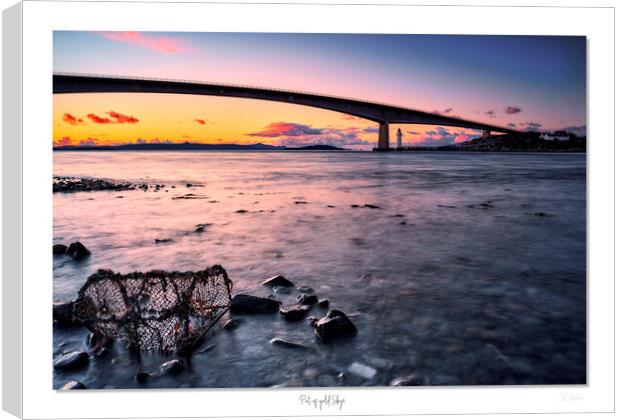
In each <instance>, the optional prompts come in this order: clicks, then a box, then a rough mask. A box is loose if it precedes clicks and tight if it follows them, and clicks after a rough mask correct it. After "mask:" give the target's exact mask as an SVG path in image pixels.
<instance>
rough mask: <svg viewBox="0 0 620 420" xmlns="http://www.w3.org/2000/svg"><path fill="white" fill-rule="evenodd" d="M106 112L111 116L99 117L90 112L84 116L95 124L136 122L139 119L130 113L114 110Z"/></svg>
mask: <svg viewBox="0 0 620 420" xmlns="http://www.w3.org/2000/svg"><path fill="white" fill-rule="evenodd" d="M106 114H107V115H109V116H110V117H111V118H108V117H100V116H99V115H97V114H92V113H90V114H88V115H86V117H87V118H88V119H89V120H91V121H92V122H94V123H95V124H136V123H138V122H139V121H140V120H139V119H137V118H136V117H134V116H132V115H124V114H120V113H118V112H116V111H109V112H106Z"/></svg>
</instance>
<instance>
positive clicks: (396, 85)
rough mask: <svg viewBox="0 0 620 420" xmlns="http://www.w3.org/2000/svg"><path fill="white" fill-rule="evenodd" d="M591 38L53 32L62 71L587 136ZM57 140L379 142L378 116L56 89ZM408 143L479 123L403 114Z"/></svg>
mask: <svg viewBox="0 0 620 420" xmlns="http://www.w3.org/2000/svg"><path fill="white" fill-rule="evenodd" d="M585 48H586V43H585V38H583V37H531V36H438V35H363V34H362V35H357V34H353V35H349V34H253V33H247V34H242V33H156V32H76V31H56V32H55V33H54V71H57V72H79V73H94V74H109V75H127V76H138V77H140V76H142V77H164V78H176V79H189V80H199V81H209V82H218V83H231V84H248V85H256V86H261V87H274V88H279V89H292V90H303V91H310V92H313V93H321V94H327V95H336V96H347V97H352V98H358V99H365V100H370V101H378V102H384V103H390V104H394V105H400V106H406V107H410V108H414V109H419V110H423V111H429V112H437V113H442V114H445V115H449V116H458V117H461V118H464V119H469V120H475V121H480V122H486V123H489V124H493V125H499V126H506V127H511V128H515V129H521V130H529V129H534V130H538V131H545V130H557V129H567V130H569V131H573V132H576V133H577V134H580V135H584V134H585V123H586V59H585V54H586V50H585ZM53 124H54V127H53V140H54V145H67V144H123V143H135V142H164V141H169V142H186V141H189V142H204V143H238V144H242V143H244V144H246V143H266V144H275V145H293V146H295V145H307V144H317V143H321V144H333V145H336V146H342V147H347V148H356V149H368V148H370V147H372V146H374V145H376V141H377V125H376V124H375V123H373V122H371V121H366V120H362V119H357V118H353V117H350V116H347V115H344V114H340V113H337V112H332V111H325V110H320V109H316V108H310V107H304V106H297V105H291V104H284V103H277V102H269V101H257V100H249V99H235V98H218V97H208V96H193V95H170V94H144V93H122V94H120V93H119V94H114V93H100V94H62V95H54V122H53ZM399 127H400V128H401V129H402V132H403V134H404V136H403V143H405V144H414V143H415V144H418V145H443V144H451V143H454V142H460V141H465V140H468V139H470V138H473V137H477V136H479V134H480V133H479V132H477V131H475V130H466V129H458V128H451V127H436V126H422V125H401V126H398V125H392V126H391V131H392V132H391V138H392V139H395V132H396V130H397V129H398V128H399Z"/></svg>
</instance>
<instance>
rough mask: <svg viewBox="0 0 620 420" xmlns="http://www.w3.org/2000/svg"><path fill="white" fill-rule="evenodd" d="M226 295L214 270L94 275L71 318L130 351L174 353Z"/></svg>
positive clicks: (211, 318) (207, 322) (219, 310)
mask: <svg viewBox="0 0 620 420" xmlns="http://www.w3.org/2000/svg"><path fill="white" fill-rule="evenodd" d="M231 291H232V282H231V281H230V279H229V278H228V275H227V274H226V270H224V268H222V267H221V266H219V265H215V266H213V267H211V268H207V269H206V270H203V271H195V272H194V271H188V272H183V273H182V272H176V271H175V272H168V271H160V270H154V271H149V272H147V273H141V272H135V273H130V274H118V273H114V272H112V271H110V270H99V271H97V272H96V273H95V274H93V275H91V276H90V277H89V278H88V280H87V281H86V283H85V284H84V286H82V288H81V289H80V291H79V293H78V299H77V301H76V304H75V309H74V310H75V317H76V318H77V319H79V320H80V321H81V322H82V323H83V324H84V325H85V326H86V328H88V329H89V330H90V331H92V332H94V333H97V334H100V335H102V336H104V337H106V338H112V339H122V340H125V341H126V342H128V344H129V346H130V348H132V349H136V350H161V351H165V352H169V351H178V350H180V349H183V348H185V347H187V346H191V344H192V343H194V342H196V341H197V340H198V339H200V337H202V336H203V335H204V333H205V332H206V331H208V330H209V329H210V328H211V326H213V324H214V323H215V322H217V320H218V319H219V318H220V317H221V316H222V315H223V314H224V313H225V312H226V311H227V310H228V308H229V307H230V299H231V298H230V295H231Z"/></svg>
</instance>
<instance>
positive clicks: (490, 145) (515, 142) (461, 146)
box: [403, 131, 586, 152]
mask: <svg viewBox="0 0 620 420" xmlns="http://www.w3.org/2000/svg"><path fill="white" fill-rule="evenodd" d="M403 150H414V151H415V150H428V151H448V152H449V151H452V152H585V151H586V138H585V137H577V136H575V135H573V134H570V135H569V139H568V140H565V141H560V140H544V139H541V138H540V133H538V132H535V131H528V132H525V133H512V134H501V135H495V136H489V137H487V138H486V139H483V138H482V137H478V138H475V139H472V140H470V141H466V142H463V143H458V144H453V145H449V146H439V147H409V148H403Z"/></svg>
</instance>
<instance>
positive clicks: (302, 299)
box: [297, 293, 319, 305]
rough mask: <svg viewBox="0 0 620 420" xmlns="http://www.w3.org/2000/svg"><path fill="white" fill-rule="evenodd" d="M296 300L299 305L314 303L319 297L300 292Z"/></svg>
mask: <svg viewBox="0 0 620 420" xmlns="http://www.w3.org/2000/svg"><path fill="white" fill-rule="evenodd" d="M297 302H298V303H300V304H301V305H314V304H315V303H318V302H319V298H317V297H316V295H307V294H305V293H302V294H301V295H299V296H297Z"/></svg>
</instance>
